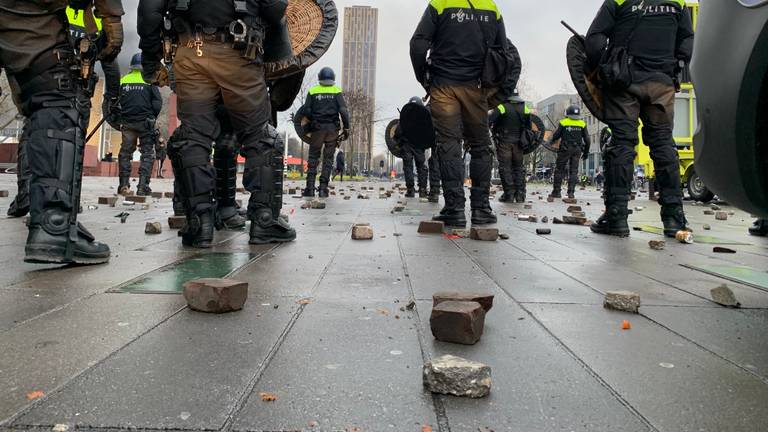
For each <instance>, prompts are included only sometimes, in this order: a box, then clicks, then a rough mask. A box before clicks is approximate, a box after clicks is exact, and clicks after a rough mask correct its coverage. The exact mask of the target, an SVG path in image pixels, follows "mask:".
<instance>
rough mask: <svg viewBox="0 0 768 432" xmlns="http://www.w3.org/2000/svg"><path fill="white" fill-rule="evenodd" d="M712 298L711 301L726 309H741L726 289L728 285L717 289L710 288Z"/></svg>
mask: <svg viewBox="0 0 768 432" xmlns="http://www.w3.org/2000/svg"><path fill="white" fill-rule="evenodd" d="M709 294H710V295H711V296H712V301H713V302H715V303H717V304H719V305H721V306H726V307H733V308H738V307H741V303H739V301H738V300H736V295H735V294H734V293H733V291H732V290H731V289H730V288H728V285H725V284H723V285H720V286H719V287H717V288H712V289H711V290H710V291H709Z"/></svg>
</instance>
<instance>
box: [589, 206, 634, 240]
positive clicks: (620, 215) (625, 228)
mask: <svg viewBox="0 0 768 432" xmlns="http://www.w3.org/2000/svg"><path fill="white" fill-rule="evenodd" d="M628 207H629V196H613V197H609V198H607V199H606V201H605V213H603V215H602V216H600V217H599V218H598V219H597V221H596V222H595V223H593V224H592V226H590V229H591V230H592V232H593V233H595V234H606V235H612V236H617V237H629V223H628V222H627V218H628V217H629V215H630V214H632V211H630V210H629V208H628Z"/></svg>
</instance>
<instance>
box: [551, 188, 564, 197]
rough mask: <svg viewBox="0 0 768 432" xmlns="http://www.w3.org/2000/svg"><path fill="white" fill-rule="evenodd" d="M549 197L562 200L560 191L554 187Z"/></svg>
mask: <svg viewBox="0 0 768 432" xmlns="http://www.w3.org/2000/svg"><path fill="white" fill-rule="evenodd" d="M549 197H550V198H562V197H563V194H562V192H561V189H560V188H559V187H557V186H555V187H554V189H552V193H551V194H549Z"/></svg>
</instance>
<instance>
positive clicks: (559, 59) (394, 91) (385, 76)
mask: <svg viewBox="0 0 768 432" xmlns="http://www.w3.org/2000/svg"><path fill="white" fill-rule="evenodd" d="M197 1H201V0H197ZM496 3H497V4H498V5H499V7H500V8H501V11H502V14H503V16H504V21H505V23H506V27H507V35H508V36H509V38H510V39H511V40H512V42H513V43H514V44H515V45H516V46H517V48H518V49H519V50H520V55H521V56H522V59H523V64H524V76H523V79H524V80H525V82H526V84H525V85H524V86H523V87H522V90H523V92H524V94H523V96H525V97H526V98H528V99H531V100H534V101H535V100H540V99H543V98H545V97H548V96H550V95H552V94H554V93H559V92H562V91H563V90H567V89H569V88H570V87H571V85H570V78H569V76H568V72H567V68H566V64H565V44H566V42H567V40H568V38H569V37H570V33H569V32H568V31H567V30H566V29H565V28H563V27H562V26H561V25H560V20H565V21H566V22H568V23H569V24H570V25H571V26H573V27H574V28H576V29H577V30H579V31H580V32H583V33H585V32H586V30H587V28H588V27H589V24H590V23H591V21H592V19H593V18H594V16H595V14H596V12H597V10H598V8H599V7H600V5H601V4H602V3H603V0H535V1H530V0H529V1H521V0H496ZM123 4H124V5H125V9H126V13H127V16H126V20H125V23H126V36H127V37H126V39H127V40H126V45H125V48H124V50H123V54H121V63H122V64H126V63H127V61H128V59H129V58H130V55H131V54H132V53H133V52H135V51H136V50H137V49H138V37H137V36H136V30H135V27H136V26H135V22H136V5H137V4H138V0H124V1H123ZM427 4H428V1H427V0H336V5H337V7H338V8H339V17H340V19H342V20H343V17H344V13H343V8H344V7H348V6H354V5H364V6H372V7H375V8H378V9H379V46H378V71H377V86H376V87H377V89H376V93H377V105H378V106H379V109H380V112H381V113H382V114H381V117H391V116H395V115H396V109H397V107H400V106H402V105H403V104H404V103H405V102H407V101H408V99H409V98H410V97H412V96H414V95H421V94H422V93H423V90H422V89H421V87H420V86H419V84H418V83H417V82H416V80H415V78H414V76H413V72H412V68H411V64H410V58H409V53H408V50H409V40H410V38H411V36H412V34H413V31H414V30H415V28H416V25H417V23H418V21H419V19H421V16H422V14H423V13H424V10H425V8H426V7H427ZM342 40H343V23H339V31H338V33H337V35H336V40H335V41H334V43H333V46H332V47H331V49H330V51H329V52H328V53H327V54H326V55H325V56H324V57H323V58H322V59H321V60H320V62H319V65H322V66H326V65H327V66H331V67H333V68H334V69H336V70H337V71H338V70H340V69H341V61H342ZM313 70H316V68H313ZM339 78H341V77H339ZM339 82H341V79H339ZM381 141H382V140H381V139H377V146H380V145H381V144H382V143H381Z"/></svg>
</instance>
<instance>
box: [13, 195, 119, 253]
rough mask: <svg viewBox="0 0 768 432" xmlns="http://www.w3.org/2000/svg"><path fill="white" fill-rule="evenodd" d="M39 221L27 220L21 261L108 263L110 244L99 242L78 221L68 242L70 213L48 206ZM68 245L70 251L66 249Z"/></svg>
mask: <svg viewBox="0 0 768 432" xmlns="http://www.w3.org/2000/svg"><path fill="white" fill-rule="evenodd" d="M41 219H42V221H41V223H37V222H32V221H30V226H29V235H28V236H27V244H26V247H25V248H24V252H25V253H26V256H25V257H24V261H25V262H28V263H38V264H68V263H74V264H103V263H106V262H109V255H110V250H109V246H107V245H105V244H103V243H99V242H97V241H96V239H95V238H94V237H93V234H91V233H90V232H89V231H88V230H87V229H86V228H85V227H84V226H83V225H81V224H80V223H78V224H77V229H76V233H75V236H74V238H75V240H74V241H72V242H71V241H70V232H69V231H70V224H69V212H66V211H62V210H61V209H56V208H49V209H46V210H44V211H43V214H42V215H41ZM68 247H71V248H72V251H71V252H70V254H68V253H67V248H68Z"/></svg>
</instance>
